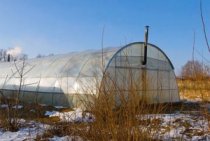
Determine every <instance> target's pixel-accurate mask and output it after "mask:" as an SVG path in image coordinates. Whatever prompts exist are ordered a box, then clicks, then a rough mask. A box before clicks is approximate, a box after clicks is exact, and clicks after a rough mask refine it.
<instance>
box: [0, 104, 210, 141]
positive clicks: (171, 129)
mask: <svg viewBox="0 0 210 141" xmlns="http://www.w3.org/2000/svg"><path fill="white" fill-rule="evenodd" d="M184 105H185V108H184V109H183V110H182V111H180V110H177V109H176V108H175V109H174V110H173V111H172V113H168V112H167V113H161V114H144V115H137V116H136V118H138V119H139V121H140V122H141V123H145V124H140V125H139V128H140V129H141V130H148V132H150V133H151V135H152V138H153V139H157V140H171V139H173V140H195V141H196V140H208V139H210V132H209V121H208V116H206V114H204V112H203V111H202V110H198V108H192V105H196V107H197V106H199V107H201V108H202V109H206V110H207V112H208V108H209V104H208V103H195V102H184ZM186 105H188V106H186ZM39 106H40V107H39V109H40V112H41V114H40V116H39V118H34V117H33V114H31V118H24V117H26V116H24V115H22V118H21V117H18V123H19V124H20V125H21V126H20V128H19V129H18V130H17V131H15V132H11V131H6V130H5V129H4V128H3V127H2V128H1V130H0V139H1V140H2V141H14V140H15V141H22V140H25V141H27V140H30V141H32V140H50V141H67V140H68V141H69V140H70V141H71V140H72V141H83V138H82V137H80V136H76V135H74V134H72V135H71V134H70V135H65V134H63V135H62V134H60V132H52V133H48V132H49V131H51V130H52V129H54V128H52V126H53V124H55V123H72V126H73V124H77V123H88V122H94V121H95V120H96V119H95V118H94V115H91V114H90V113H83V112H82V110H81V109H79V108H77V109H68V108H65V107H52V106H51V107H48V106H45V105H39ZM7 107H8V105H6V104H2V105H1V110H2V111H3V110H5V109H7ZM186 107H188V108H189V109H191V110H189V109H188V108H186ZM13 108H14V109H15V110H19V111H24V110H25V109H27V111H29V113H35V112H36V109H35V108H34V106H31V107H30V110H29V109H28V108H24V106H23V105H18V106H15V107H13ZM186 110H187V111H186ZM206 110H205V111H206ZM207 115H208V113H207ZM148 120H149V122H148ZM145 121H147V122H145ZM154 125H156V126H154ZM157 125H158V130H156V129H157ZM65 130H67V128H66V129H65Z"/></svg>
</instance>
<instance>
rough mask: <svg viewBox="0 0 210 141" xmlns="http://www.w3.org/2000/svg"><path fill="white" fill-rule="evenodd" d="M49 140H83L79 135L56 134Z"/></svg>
mask: <svg viewBox="0 0 210 141" xmlns="http://www.w3.org/2000/svg"><path fill="white" fill-rule="evenodd" d="M49 141H83V139H82V138H80V137H78V136H71V137H70V136H64V137H57V136H54V137H53V138H50V139H49Z"/></svg>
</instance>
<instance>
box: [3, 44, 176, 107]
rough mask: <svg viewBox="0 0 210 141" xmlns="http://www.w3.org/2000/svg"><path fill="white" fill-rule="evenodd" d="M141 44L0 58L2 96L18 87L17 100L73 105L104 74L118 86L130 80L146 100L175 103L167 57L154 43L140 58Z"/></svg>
mask: <svg viewBox="0 0 210 141" xmlns="http://www.w3.org/2000/svg"><path fill="white" fill-rule="evenodd" d="M144 49H145V48H144V43H143V42H135V43H131V44H128V45H126V46H124V47H122V48H105V49H103V50H98V51H92V50H89V51H84V52H73V53H69V54H65V55H55V56H49V57H44V58H36V59H29V60H26V61H25V62H23V61H16V62H1V63H0V89H1V90H2V92H3V94H4V96H7V97H12V96H14V95H15V93H17V91H19V92H20V100H22V101H25V102H29V103H34V102H38V103H42V104H48V105H61V106H70V107H75V106H77V105H78V104H79V99H80V98H79V97H80V96H84V95H85V96H87V95H94V94H97V93H98V92H99V91H100V90H99V89H100V88H101V85H102V83H103V84H106V83H104V82H105V76H108V78H109V82H111V83H113V84H115V85H116V86H117V88H121V90H123V91H129V90H130V84H135V88H134V89H135V91H136V92H137V93H139V95H140V96H143V97H144V98H145V100H146V101H147V102H148V103H165V102H178V101H179V100H180V98H179V94H178V87H177V83H176V78H175V74H174V67H173V65H172V63H171V61H170V60H169V58H168V57H167V56H166V54H165V53H164V52H163V51H162V50H161V49H160V48H158V47H157V46H155V45H152V44H148V45H147V54H146V59H147V60H146V63H145V62H144V63H142V62H143V61H144V59H145V54H144V52H145V51H144ZM106 82H107V81H106ZM105 87H106V85H105ZM107 87H108V85H107ZM117 88H116V89H115V91H117V90H118V89H117ZM105 89H106V88H105Z"/></svg>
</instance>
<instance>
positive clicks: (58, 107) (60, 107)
mask: <svg viewBox="0 0 210 141" xmlns="http://www.w3.org/2000/svg"><path fill="white" fill-rule="evenodd" d="M54 107H55V108H57V109H62V108H67V107H63V106H54Z"/></svg>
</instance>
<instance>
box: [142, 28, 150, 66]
mask: <svg viewBox="0 0 210 141" xmlns="http://www.w3.org/2000/svg"><path fill="white" fill-rule="evenodd" d="M148 32H149V26H145V35H144V40H145V41H144V60H143V62H142V65H146V64H147V43H148V34H149V33H148Z"/></svg>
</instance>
